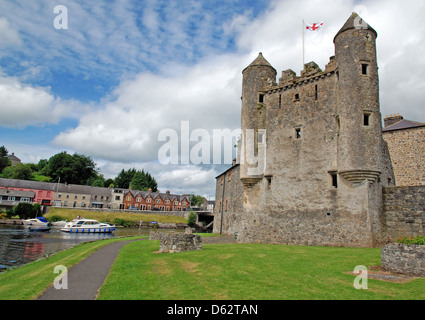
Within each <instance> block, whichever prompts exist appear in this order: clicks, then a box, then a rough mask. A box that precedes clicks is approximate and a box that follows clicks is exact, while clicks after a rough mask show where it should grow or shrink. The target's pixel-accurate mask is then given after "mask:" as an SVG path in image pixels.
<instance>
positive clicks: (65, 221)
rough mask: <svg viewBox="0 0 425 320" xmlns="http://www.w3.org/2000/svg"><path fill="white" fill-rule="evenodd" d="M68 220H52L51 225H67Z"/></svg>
mask: <svg viewBox="0 0 425 320" xmlns="http://www.w3.org/2000/svg"><path fill="white" fill-rule="evenodd" d="M67 222H68V221H67V220H62V221H56V222H52V223H51V225H52V227H65V225H66V223H67Z"/></svg>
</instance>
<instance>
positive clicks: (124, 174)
mask: <svg viewBox="0 0 425 320" xmlns="http://www.w3.org/2000/svg"><path fill="white" fill-rule="evenodd" d="M114 186H115V187H117V188H124V189H127V188H129V187H131V188H133V189H135V190H141V191H147V190H149V189H152V191H153V192H157V191H158V184H157V182H156V180H155V178H154V177H152V175H151V174H150V173H149V172H145V171H144V170H142V171H139V170H136V169H134V168H133V169H129V170H127V171H126V170H124V169H123V170H121V172H120V173H119V174H118V176H117V177H116V178H115V184H114Z"/></svg>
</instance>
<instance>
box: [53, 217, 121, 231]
mask: <svg viewBox="0 0 425 320" xmlns="http://www.w3.org/2000/svg"><path fill="white" fill-rule="evenodd" d="M61 231H63V232H69V233H111V232H113V231H115V226H111V225H110V224H108V223H100V222H99V221H97V220H92V219H74V220H72V221H71V222H68V223H67V224H65V227H63V228H62V229H61Z"/></svg>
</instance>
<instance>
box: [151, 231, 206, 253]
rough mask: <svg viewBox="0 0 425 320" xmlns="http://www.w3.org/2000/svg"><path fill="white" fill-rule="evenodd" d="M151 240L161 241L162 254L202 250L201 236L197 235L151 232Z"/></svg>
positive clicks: (160, 250) (160, 249)
mask: <svg viewBox="0 0 425 320" xmlns="http://www.w3.org/2000/svg"><path fill="white" fill-rule="evenodd" d="M149 240H159V241H160V247H159V252H160V253H178V252H184V251H195V250H202V239H201V236H199V235H196V234H187V233H176V232H171V233H166V232H157V231H151V233H150V236H149Z"/></svg>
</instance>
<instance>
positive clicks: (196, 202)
mask: <svg viewBox="0 0 425 320" xmlns="http://www.w3.org/2000/svg"><path fill="white" fill-rule="evenodd" d="M204 200H205V199H204V197H203V196H195V195H193V196H192V197H191V198H190V205H191V206H194V207H199V206H201V205H202V204H203V203H204Z"/></svg>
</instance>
